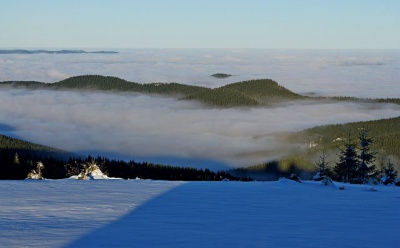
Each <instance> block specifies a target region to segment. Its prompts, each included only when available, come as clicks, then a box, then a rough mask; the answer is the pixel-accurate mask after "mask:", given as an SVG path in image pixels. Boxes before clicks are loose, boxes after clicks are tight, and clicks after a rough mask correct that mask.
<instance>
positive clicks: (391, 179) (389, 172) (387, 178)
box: [381, 159, 398, 185]
mask: <svg viewBox="0 0 400 248" xmlns="http://www.w3.org/2000/svg"><path fill="white" fill-rule="evenodd" d="M383 172H384V176H383V178H382V179H381V181H382V183H383V184H385V185H387V184H392V183H395V181H396V178H397V173H398V172H397V171H396V170H395V169H394V166H393V163H392V162H391V161H390V159H389V161H388V163H387V166H386V167H385V168H384V169H383Z"/></svg>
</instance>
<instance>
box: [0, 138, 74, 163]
mask: <svg viewBox="0 0 400 248" xmlns="http://www.w3.org/2000/svg"><path fill="white" fill-rule="evenodd" d="M0 150H1V151H9V152H13V153H15V152H18V153H20V154H25V153H29V154H31V155H35V156H49V157H57V158H61V159H62V158H64V159H65V158H68V157H69V156H72V155H74V154H73V153H70V152H66V151H62V150H58V149H55V148H52V147H48V146H43V145H39V144H35V143H31V142H28V141H24V140H20V139H15V138H11V137H8V136H5V135H2V134H0Z"/></svg>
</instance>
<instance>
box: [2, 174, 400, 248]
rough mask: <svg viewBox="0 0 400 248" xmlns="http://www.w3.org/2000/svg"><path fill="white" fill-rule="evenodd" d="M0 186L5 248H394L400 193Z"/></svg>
mask: <svg viewBox="0 0 400 248" xmlns="http://www.w3.org/2000/svg"><path fill="white" fill-rule="evenodd" d="M336 184H337V185H336V187H335V188H333V187H331V186H328V187H326V186H322V185H321V184H320V183H315V182H304V183H301V184H300V183H297V182H293V181H289V180H280V181H277V182H249V183H243V182H166V181H143V180H130V181H125V180H97V181H96V180H95V181H84V182H83V181H76V180H57V181H50V180H44V181H23V182H21V181H19V182H17V181H0V190H1V192H2V201H1V202H0V220H1V221H0V246H2V247H37V246H42V247H57V246H66V247H399V245H400V236H399V233H398V230H399V229H398V225H399V223H400V212H399V211H398V209H399V208H398V206H399V203H400V188H398V187H392V186H388V187H386V186H377V187H375V188H376V189H377V191H375V192H373V191H370V188H371V186H368V185H345V190H339V189H338V186H339V184H338V183H336Z"/></svg>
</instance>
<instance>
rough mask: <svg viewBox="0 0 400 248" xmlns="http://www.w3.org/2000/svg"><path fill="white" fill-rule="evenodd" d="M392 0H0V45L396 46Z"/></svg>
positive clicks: (399, 37)
mask: <svg viewBox="0 0 400 248" xmlns="http://www.w3.org/2000/svg"><path fill="white" fill-rule="evenodd" d="M399 12H400V1H397V0H302V1H300V0H269V1H268V0H246V1H245V0H243V1H235V0H230V1H229V0H212V1H211V0H190V1H189V0H169V1H165V0H146V1H145V0H142V1H135V0H115V1H111V0H110V1H107V0H84V1H82V0H59V1H54V0H40V1H34V0H2V1H1V2H0V47H2V48H38V47H54V48H294V49H303V48H317V49H400V32H399V31H398V29H399V25H400V15H399V14H398V13H399Z"/></svg>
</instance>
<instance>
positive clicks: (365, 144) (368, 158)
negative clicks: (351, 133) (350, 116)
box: [356, 128, 378, 183]
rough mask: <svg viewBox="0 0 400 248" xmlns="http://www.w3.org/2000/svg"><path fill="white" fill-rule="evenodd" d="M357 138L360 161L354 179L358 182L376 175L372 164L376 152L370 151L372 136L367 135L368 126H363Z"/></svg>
mask: <svg viewBox="0 0 400 248" xmlns="http://www.w3.org/2000/svg"><path fill="white" fill-rule="evenodd" d="M359 140H360V147H361V153H360V155H359V160H360V163H359V166H358V169H357V178H356V181H357V182H358V183H368V182H369V180H370V179H373V178H376V177H377V176H378V172H377V171H376V167H375V165H374V162H375V155H376V153H375V152H371V151H370V147H371V145H372V138H369V137H368V128H367V129H364V128H363V131H362V132H361V133H360V135H359Z"/></svg>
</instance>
